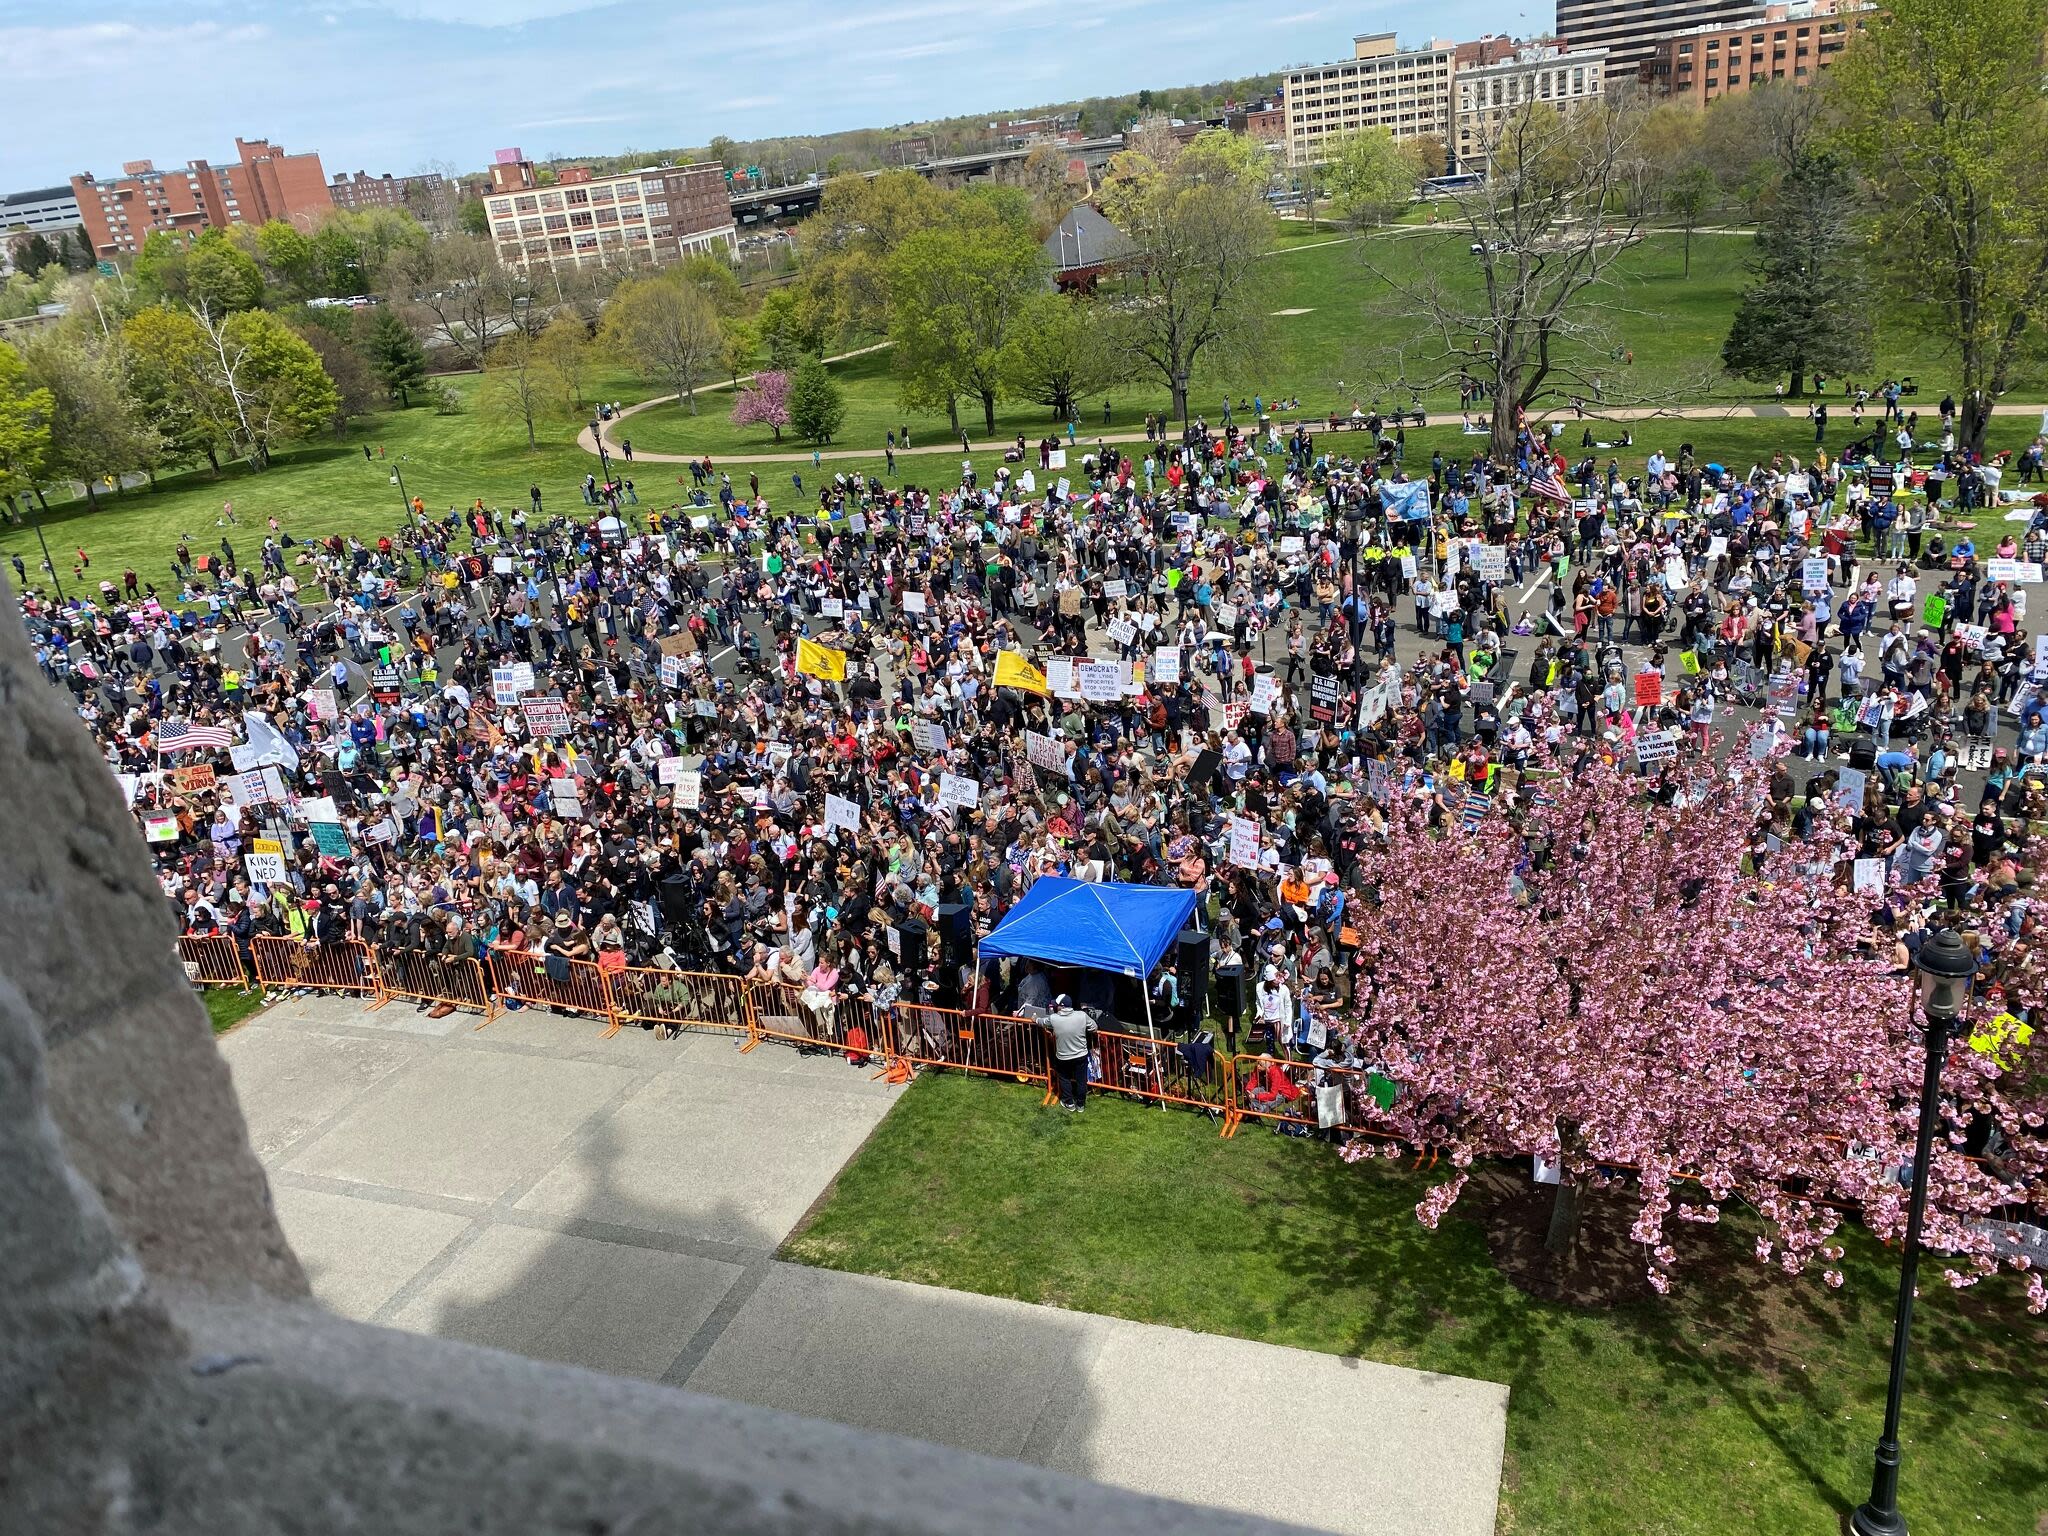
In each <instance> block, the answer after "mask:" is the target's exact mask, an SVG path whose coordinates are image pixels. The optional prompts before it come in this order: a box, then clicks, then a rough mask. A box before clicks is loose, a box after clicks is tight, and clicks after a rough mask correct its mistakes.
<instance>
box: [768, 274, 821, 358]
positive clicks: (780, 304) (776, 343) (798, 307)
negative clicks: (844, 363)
mask: <svg viewBox="0 0 2048 1536" xmlns="http://www.w3.org/2000/svg"><path fill="white" fill-rule="evenodd" d="M754 329H755V330H756V331H757V332H758V333H759V339H760V344H761V345H762V346H764V347H766V348H767V349H768V366H769V367H771V368H779V369H782V370H784V371H789V370H792V369H794V368H795V367H796V366H797V364H798V363H800V362H801V361H802V360H803V359H804V357H805V356H806V355H807V354H810V353H820V354H822V353H823V352H824V350H825V344H826V341H827V339H828V337H829V333H830V323H829V319H828V316H827V314H826V312H825V309H824V307H823V306H822V305H821V304H820V303H819V302H818V301H817V297H816V295H815V294H814V293H813V292H812V291H811V290H809V289H806V288H804V287H803V286H801V285H796V286H791V287H786V288H775V289H772V290H770V291H769V293H768V294H767V295H766V296H765V297H764V298H763V299H762V300H761V308H760V310H759V311H758V312H757V313H756V314H755V316H754Z"/></svg>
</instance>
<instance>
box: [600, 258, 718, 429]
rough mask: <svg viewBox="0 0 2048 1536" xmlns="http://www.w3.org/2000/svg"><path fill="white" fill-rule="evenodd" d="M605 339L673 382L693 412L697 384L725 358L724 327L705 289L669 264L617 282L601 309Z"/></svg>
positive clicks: (708, 375) (692, 412)
mask: <svg viewBox="0 0 2048 1536" xmlns="http://www.w3.org/2000/svg"><path fill="white" fill-rule="evenodd" d="M603 334H604V337H605V340H606V341H607V343H608V344H610V345H611V346H614V347H616V348H617V349H618V350H620V351H622V352H624V353H625V354H626V355H627V356H628V357H630V358H632V359H633V361H634V363H635V364H636V365H638V366H639V367H640V368H641V369H642V370H643V371H644V372H646V373H649V374H652V375H653V376H654V377H656V378H659V379H662V380H664V381H666V382H667V383H668V384H670V385H671V386H673V388H674V392H675V395H676V398H677V399H679V400H681V401H682V402H683V403H684V404H685V405H687V406H688V407H689V411H690V414H691V415H692V416H694V415H696V414H697V386H698V385H699V384H701V383H703V382H704V381H705V380H707V379H709V378H711V377H712V376H713V373H714V370H716V369H717V368H719V367H721V366H722V365H723V363H724V360H725V328H724V326H723V325H722V324H721V323H720V322H719V318H718V310H717V308H716V307H715V306H714V305H713V304H712V302H711V300H710V299H709V298H708V297H706V295H705V293H704V290H703V289H701V288H699V287H698V286H697V285H696V284H695V283H693V282H691V281H690V280H689V279H688V277H687V276H685V275H684V274H683V273H681V272H679V271H676V270H674V269H671V270H669V271H667V272H661V273H657V274H655V275H654V276H652V277H642V278H635V279H633V280H631V281H630V282H626V283H622V284H620V285H619V291H618V292H617V293H615V294H613V295H612V301H611V303H610V304H609V305H608V306H607V307H606V309H605V314H604V331H603Z"/></svg>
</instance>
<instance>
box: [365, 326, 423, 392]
mask: <svg viewBox="0 0 2048 1536" xmlns="http://www.w3.org/2000/svg"><path fill="white" fill-rule="evenodd" d="M357 316H358V318H357V320H356V331H357V334H358V336H359V337H360V342H359V345H360V347H361V349H362V353H363V358H364V360H365V361H366V362H368V364H369V365H370V372H371V373H372V374H373V375H374V376H375V377H376V379H377V381H378V382H379V383H380V384H382V385H383V386H384V388H385V390H386V391H387V392H389V394H390V395H391V396H392V398H394V399H396V400H397V401H398V405H399V409H401V410H404V409H406V408H408V407H409V406H411V404H412V392H413V391H414V390H416V389H418V388H419V387H420V386H421V385H422V384H424V383H426V382H427V349H426V348H425V347H423V346H421V345H420V339H419V337H417V336H415V335H413V333H412V327H411V326H409V325H407V324H406V323H405V321H403V320H402V319H400V318H399V317H398V315H397V313H396V312H395V311H393V310H392V309H391V307H390V306H389V305H382V304H380V305H378V306H377V307H376V308H375V309H371V310H359V311H357Z"/></svg>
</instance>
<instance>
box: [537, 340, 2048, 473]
mask: <svg viewBox="0 0 2048 1536" xmlns="http://www.w3.org/2000/svg"><path fill="white" fill-rule="evenodd" d="M888 345H889V343H888V342H886V341H882V342H877V343H875V344H874V345H873V346H871V347H862V348H860V349H859V350H858V351H854V352H845V353H841V354H840V356H839V357H830V358H827V359H826V361H827V362H828V363H836V362H839V361H841V360H842V359H844V358H852V357H860V356H863V355H865V354H866V353H869V352H879V351H881V350H882V349H883V348H884V347H886V346H888ZM752 377H753V375H752V374H748V375H747V376H746V379H747V380H751V379H752ZM745 381H746V380H743V381H742V382H745ZM730 387H731V386H729V385H726V384H717V385H706V386H705V390H704V391H700V393H702V392H708V391H710V390H713V389H727V388H730ZM675 398H676V397H675V396H674V395H657V396H655V397H654V398H653V399H652V400H642V401H641V402H640V403H639V404H638V405H629V406H627V407H626V408H625V409H624V410H622V411H620V412H619V413H618V415H616V416H614V417H613V418H612V419H611V420H610V421H608V422H606V423H605V424H604V432H605V449H606V451H607V452H610V453H612V454H615V455H616V454H618V452H619V448H618V441H617V439H616V438H614V437H613V436H612V429H613V428H614V427H616V426H617V425H618V424H619V423H620V422H622V421H625V420H626V419H627V418H629V417H631V416H633V415H634V414H636V413H637V412H640V411H644V410H646V409H647V408H648V407H649V406H655V405H666V404H667V403H668V402H669V401H671V400H673V399H675ZM1832 410H1833V402H1830V411H1832ZM2044 412H2048V407H2044V406H2041V405H2029V404H2025V403H2022V402H2008V403H2004V404H2000V405H1995V406H1993V407H1992V408H1991V413H1992V415H1994V416H2043V415H2044ZM1291 414H1297V419H1299V420H1302V421H1306V422H1308V423H1309V424H1310V426H1311V427H1314V426H1315V425H1316V424H1317V423H1319V422H1321V423H1327V418H1326V417H1321V416H1317V415H1315V414H1313V413H1309V412H1304V413H1291ZM1454 414H1456V413H1455V412H1452V411H1432V412H1431V413H1430V421H1429V424H1430V425H1431V426H1433V427H1442V426H1448V425H1449V424H1450V418H1451V417H1452V416H1453V415H1454ZM1805 417H1806V411H1805V409H1804V408H1803V407H1801V406H1797V405H1785V404H1778V403H1775V402H1766V403H1762V404H1757V405H1687V406H1618V407H1616V408H1614V409H1612V410H1604V411H1589V412H1588V413H1587V415H1586V420H1587V421H1589V422H1591V421H1623V422H1626V421H1716V420H1723V419H1729V418H1733V419H1742V418H1750V419H1754V420H1759V421H1793V420H1801V421H1803V420H1804V419H1805ZM1555 418H1561V419H1565V420H1573V419H1576V418H1574V417H1572V416H1571V415H1570V414H1569V408H1564V409H1560V410H1557V411H1552V412H1545V413H1542V414H1539V415H1538V416H1537V418H1536V419H1537V420H1538V421H1547V420H1551V419H1555ZM1871 419H1872V421H1873V422H1874V421H1875V420H1876V413H1875V412H1872V413H1871ZM1847 421H1848V417H1847V416H1846V415H1844V416H1839V417H1836V418H1835V420H1834V422H1832V423H1831V425H1839V424H1846V423H1847ZM1054 435H1057V434H1054ZM1480 435H1483V434H1477V433H1475V434H1474V436H1480ZM1144 441H1146V438H1145V434H1144V433H1143V432H1084V433H1081V434H1080V438H1079V440H1078V442H1077V444H1076V446H1079V445H1080V444H1081V443H1087V444H1093V443H1142V442H1144ZM1016 445H1017V440H1016V438H1015V437H1005V438H997V439H991V440H989V441H987V442H978V443H973V444H972V445H971V447H970V449H969V450H968V451H969V452H970V453H1001V452H1003V451H1004V450H1005V449H1009V448H1014V447H1016ZM576 446H577V447H579V448H581V449H582V450H583V451H584V452H585V453H591V454H594V453H596V452H597V439H596V438H595V437H593V436H592V435H591V432H590V429H589V428H588V427H585V428H584V429H583V431H582V433H581V434H580V435H579V436H578V437H577V439H576ZM960 451H961V449H960V444H959V443H958V442H956V441H954V440H952V439H951V438H942V439H941V440H940V441H938V442H936V443H926V444H923V445H922V446H920V447H916V448H898V449H897V450H896V457H897V458H899V459H904V458H910V459H915V458H923V457H926V456H928V455H938V454H957V453H959V452H960ZM880 452H881V449H880V448H827V449H825V450H823V451H822V452H821V453H820V454H819V455H818V457H819V458H820V459H823V460H828V461H829V460H833V459H872V458H874V457H875V455H876V454H878V453H880ZM807 453H808V450H807V449H806V448H805V447H804V446H803V445H801V444H798V443H794V442H792V443H789V444H787V445H786V446H785V448H784V450H783V451H782V452H780V453H713V454H712V455H711V458H712V462H713V463H715V464H718V465H720V466H721V467H722V466H726V465H732V464H785V463H788V462H789V461H790V460H791V459H793V458H801V457H804V456H805V455H806V454H807ZM703 457H704V455H703V454H701V453H649V452H647V451H646V450H644V449H640V448H636V449H634V450H633V458H632V462H633V463H635V464H687V463H689V462H690V461H691V460H692V459H701V458H703Z"/></svg>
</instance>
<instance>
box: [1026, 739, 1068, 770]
mask: <svg viewBox="0 0 2048 1536" xmlns="http://www.w3.org/2000/svg"><path fill="white" fill-rule="evenodd" d="M1024 756H1025V758H1026V759H1027V760H1028V761H1029V762H1030V764H1031V766H1032V767H1034V768H1043V769H1045V770H1046V771H1047V772H1048V773H1065V772H1066V771H1067V753H1066V748H1064V747H1062V746H1061V745H1060V742H1059V738H1058V737H1055V736H1047V735H1045V734H1044V733H1043V732H1040V731H1026V732H1025V733H1024Z"/></svg>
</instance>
